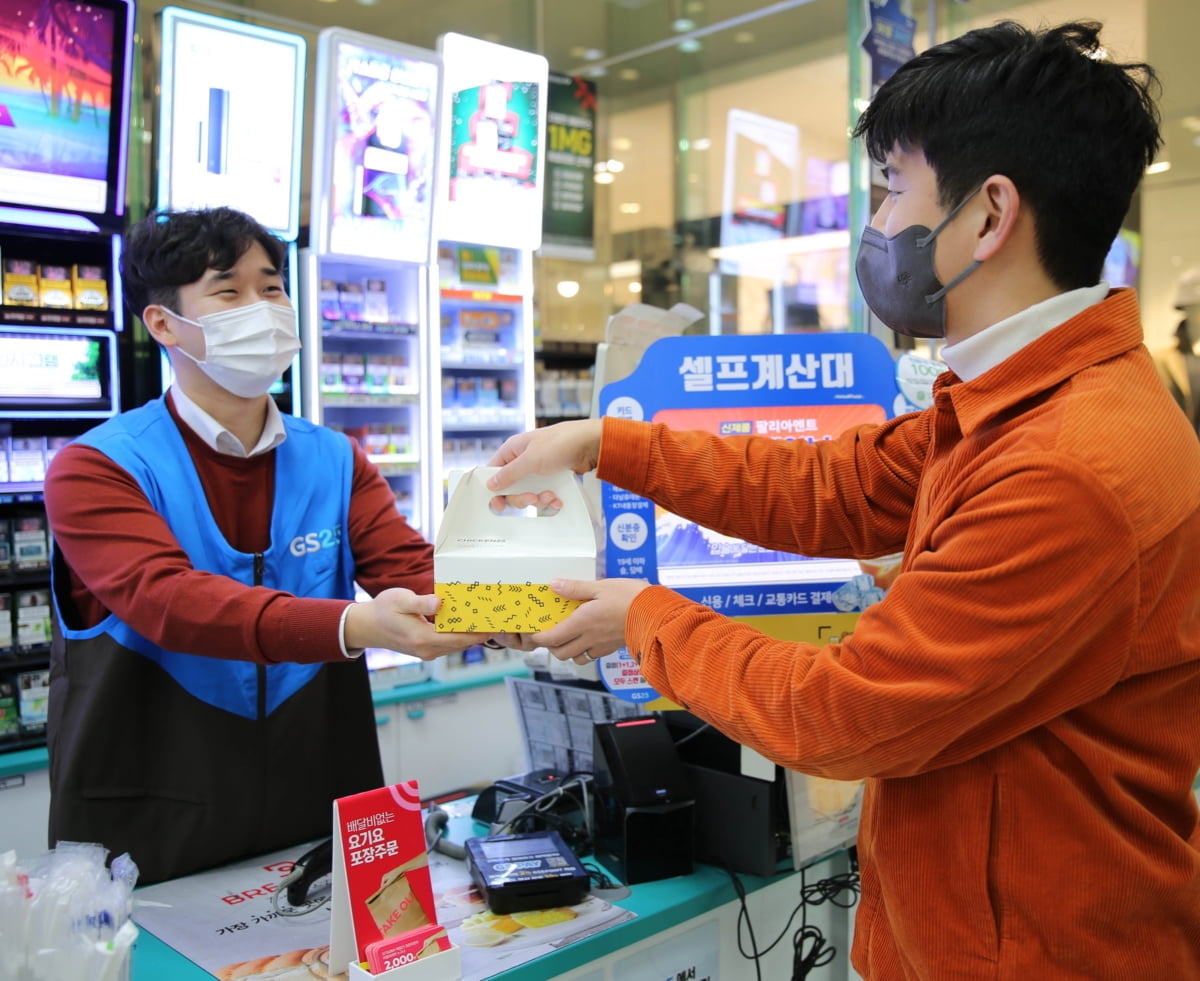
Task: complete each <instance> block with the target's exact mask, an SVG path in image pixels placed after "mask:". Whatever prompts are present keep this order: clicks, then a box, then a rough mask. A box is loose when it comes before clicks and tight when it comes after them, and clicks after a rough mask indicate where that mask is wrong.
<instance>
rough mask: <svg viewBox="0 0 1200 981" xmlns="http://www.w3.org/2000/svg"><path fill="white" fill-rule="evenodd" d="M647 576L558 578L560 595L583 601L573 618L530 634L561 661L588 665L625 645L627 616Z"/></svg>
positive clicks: (555, 585)
mask: <svg viewBox="0 0 1200 981" xmlns="http://www.w3.org/2000/svg"><path fill="white" fill-rule="evenodd" d="M649 585H650V583H648V582H647V581H646V580H645V579H600V580H597V581H595V582H589V581H584V580H579V579H556V580H555V581H553V582H551V583H550V588H551V589H553V590H554V591H555V592H556V593H558V595H559V596H564V597H566V598H567V599H574V600H582V601H583V603H582V605H581V606H579V607H578V608H577V609H576V610H575V611H574V612H573V613H572V614H571V615H570V616H569V617H567V618H566V619H565V620H562V621H561V622H559V623H556V624H555V625H554V626H553V627H548V628H546V629H545V630H541V631H538V632H537V633H536V634H533V635H531V636H530V637H529V639H530V640H531V641H533V643H535V644H537V645H538V646H540V647H545V648H547V649H548V650H549V651H550V653H551V654H553V655H554V656H555V657H556V658H558V659H559V660H560V661H574V662H575V663H576V664H587V663H588V662H589V661H594V660H595V659H596V658H599V657H603V656H604V655H605V654H611V653H612V652H613V651H615V650H617V649H618V648H619V647H624V646H625V619H626V617H627V616H628V615H629V607H630V605H631V604H632V603H633V600H634V597H636V596H637V594H638V593H640V592H641V591H642V590H643V589H645V588H646V587H647V586H649Z"/></svg>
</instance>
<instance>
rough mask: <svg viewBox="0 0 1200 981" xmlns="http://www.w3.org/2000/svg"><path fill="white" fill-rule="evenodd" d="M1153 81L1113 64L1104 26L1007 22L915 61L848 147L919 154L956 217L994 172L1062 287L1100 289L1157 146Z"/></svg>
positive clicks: (886, 88) (879, 96)
mask: <svg viewBox="0 0 1200 981" xmlns="http://www.w3.org/2000/svg"><path fill="white" fill-rule="evenodd" d="M1160 88H1161V86H1160V85H1159V81H1158V77H1157V75H1156V74H1155V72H1154V70H1153V69H1152V68H1151V67H1150V66H1149V65H1146V64H1142V63H1131V64H1119V63H1117V62H1114V61H1110V60H1108V56H1107V54H1106V53H1105V52H1104V50H1103V48H1101V46H1100V24H1098V23H1095V22H1093V21H1085V22H1079V23H1071V24H1063V25H1061V26H1059V27H1055V28H1051V29H1045V30H1040V31H1036V32H1035V31H1030V30H1028V29H1027V28H1025V27H1022V26H1021V25H1019V24H1015V23H1013V22H1011V21H1006V22H1003V23H1000V24H996V25H995V26H993V27H985V28H980V29H979V30H975V31H970V32H968V33H966V34H964V35H962V36H961V37H957V38H954V39H953V40H950V41H947V42H945V43H944V44H939V45H936V46H934V47H932V48H929V49H927V50H926V51H924V52H922V53H921V54H920V55H918V56H917V57H915V58H913V59H912V60H911V61H908V62H907V63H905V64H904V65H902V66H901V67H900V68H899V69H898V70H897V71H896V73H895V74H894V75H893V76H892V77H891V78H890V79H888V80H887V81H886V82H884V83H883V85H882V86H881V87H880V89H879V91H878V92H877V93H876V95H875V97H874V98H873V99H872V100H871V104H870V105H869V106H868V107H867V109H866V110H865V111H864V112H863V114H862V117H861V118H860V119H859V121H858V125H857V126H856V127H855V130H854V135H855V136H856V137H863V138H865V140H866V148H867V152H868V153H869V154H870V156H871V158H872V159H874V160H876V161H878V162H882V161H883V159H884V158H885V157H886V155H887V154H888V153H889V152H891V151H892V150H893V149H894V148H896V147H899V148H900V149H901V150H903V151H905V152H908V153H911V152H916V151H918V150H920V151H923V152H924V154H925V159H926V161H927V162H928V163H929V166H930V167H931V168H932V169H933V171H934V173H935V174H936V175H937V187H938V198H939V203H940V204H941V205H942V206H943V207H945V208H950V207H953V206H954V205H955V204H957V203H958V202H959V201H961V200H962V199H963V198H965V197H966V196H967V195H968V194H970V193H971V191H973V190H974V189H975V188H976V187H978V186H979V185H980V184H982V183H983V182H984V181H985V180H986V179H987V178H988V177H989V176H991V175H992V174H1002V175H1004V176H1006V177H1008V178H1009V179H1010V180H1011V181H1012V182H1013V184H1014V185H1015V186H1016V188H1017V191H1018V193H1019V194H1020V195H1021V200H1022V201H1023V202H1024V203H1025V204H1026V205H1028V207H1029V208H1030V210H1031V211H1032V213H1033V218H1034V228H1035V232H1036V236H1037V244H1038V258H1039V259H1040V260H1041V263H1042V265H1043V267H1044V268H1045V270H1046V273H1047V275H1048V276H1049V277H1050V278H1051V279H1052V280H1053V281H1054V283H1055V284H1056V285H1057V286H1058V287H1060V288H1061V289H1064V290H1067V289H1075V288H1078V287H1081V286H1094V285H1095V284H1096V283H1097V282H1098V281H1099V279H1100V274H1101V270H1102V269H1103V266H1104V258H1105V256H1106V255H1107V254H1108V250H1109V248H1110V247H1111V245H1112V242H1113V239H1114V238H1116V236H1117V232H1118V230H1119V229H1120V227H1121V222H1122V221H1123V220H1124V218H1125V215H1126V213H1127V212H1128V210H1129V203H1130V200H1131V199H1132V197H1133V193H1134V191H1135V190H1136V189H1137V186H1138V182H1139V181H1140V180H1141V178H1142V174H1143V173H1144V172H1145V169H1146V167H1147V166H1149V165H1150V164H1151V163H1152V162H1153V160H1154V156H1155V154H1156V153H1157V152H1158V148H1159V146H1160V145H1161V142H1162V137H1161V135H1160V133H1159V113H1158V108H1157V106H1156V104H1155V98H1156V96H1157V94H1158V92H1159V91H1160Z"/></svg>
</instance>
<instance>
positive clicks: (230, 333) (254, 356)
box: [163, 300, 300, 399]
mask: <svg viewBox="0 0 1200 981" xmlns="http://www.w3.org/2000/svg"><path fill="white" fill-rule="evenodd" d="M163 310H165V311H166V312H167V313H169V314H170V315H171V316H172V317H174V318H175V319H176V320H182V321H183V322H184V323H185V324H192V325H193V326H195V327H199V328H200V329H201V330H202V331H204V360H203V361H201V360H200V359H199V358H193V357H192V356H191V355H190V354H188V353H187V351H185V350H184V349H183V348H182V347H179V346H176V350H177V351H179V352H180V353H181V354H183V355H185V356H186V357H188V358H190V359H191V360H192V361H194V362H196V364H197V365H199V367H200V370H201V371H203V372H204V373H205V374H206V375H208V377H209V378H211V379H212V380H213V381H215V382H216V383H217V384H218V385H220V386H221V387H222V388H223V389H225V390H226V391H228V392H232V393H233V394H234V395H239V396H241V397H242V398H244V399H251V398H255V397H257V396H259V395H265V394H266V393H267V390H268V389H269V388H270V387H271V386H272V385H274V384H275V382H276V380H277V379H278V378H279V376H280V375H282V374H283V372H284V369H286V368H287V366H288V365H289V364H291V363H292V358H293V357H294V356H295V354H296V352H297V351H299V350H300V338H299V337H297V336H296V314H295V311H294V310H292V308H291V307H285V306H283V305H282V304H280V303H271V302H270V301H269V300H262V301H260V302H258V303H251V304H249V305H247V306H244V307H235V308H234V309H232V310H222V311H220V312H219V313H206V314H203V315H202V316H201V317H200V318H199V320H188V319H187V317H181V316H180V315H179V314H177V313H175V312H174V311H173V310H170V309H168V308H167V307H163Z"/></svg>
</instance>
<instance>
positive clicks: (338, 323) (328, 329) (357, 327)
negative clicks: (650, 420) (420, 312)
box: [321, 320, 420, 340]
mask: <svg viewBox="0 0 1200 981" xmlns="http://www.w3.org/2000/svg"><path fill="white" fill-rule="evenodd" d="M321 331H322V333H323V334H324V336H325V337H334V338H336V337H344V338H346V339H348V340H366V339H370V338H375V337H411V336H414V335H416V334H417V333H419V331H420V327H419V326H418V325H417V324H408V323H367V322H366V321H362V320H322V321H321Z"/></svg>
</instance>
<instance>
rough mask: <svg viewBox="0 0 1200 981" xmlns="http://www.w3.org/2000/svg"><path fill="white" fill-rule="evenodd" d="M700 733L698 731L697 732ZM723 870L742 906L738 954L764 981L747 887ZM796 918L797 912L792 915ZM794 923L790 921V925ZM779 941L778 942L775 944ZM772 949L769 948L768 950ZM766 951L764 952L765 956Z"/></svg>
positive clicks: (760, 980) (729, 869)
mask: <svg viewBox="0 0 1200 981" xmlns="http://www.w3.org/2000/svg"><path fill="white" fill-rule="evenodd" d="M697 731H698V730H697ZM721 868H723V869H724V870H725V874H726V875H728V876H729V880H730V881H731V882H732V883H733V891H734V892H736V893H737V897H738V902H739V903H740V904H741V907H742V908H741V910H740V911H739V912H738V918H737V941H738V953H739V954H741V955H742V957H744V958H745V959H746V960H748V961H754V976H755V977H756V978H757V979H758V981H762V964H761V963H760V961H759V958H760V957H762V954H760V953H759V952H758V941H757V940H756V939H755V937H754V924H753V923H751V922H750V910H749V908H748V907H747V906H746V887H745V886H743V885H742V880H741V879H739V878H738V877H737V874H736V873H735V872H734V871H733V869H731V868H730V867H729V866H728V865H727V864H726V863H725V862H722V863H721ZM792 915H793V916H795V915H796V914H795V912H793V913H792ZM743 922H745V924H746V932H747V933H749V934H750V950H751V953H749V954H747V953H746V948H745V947H743V946H742V923H743ZM791 922H792V921H791V920H790V919H789V920H788V923H789V924H790V923H791ZM778 942H779V941H778V940H776V941H775V943H778ZM772 946H774V944H772ZM770 949H771V948H770V947H768V948H767V950H770ZM765 953H766V951H763V954H765Z"/></svg>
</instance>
